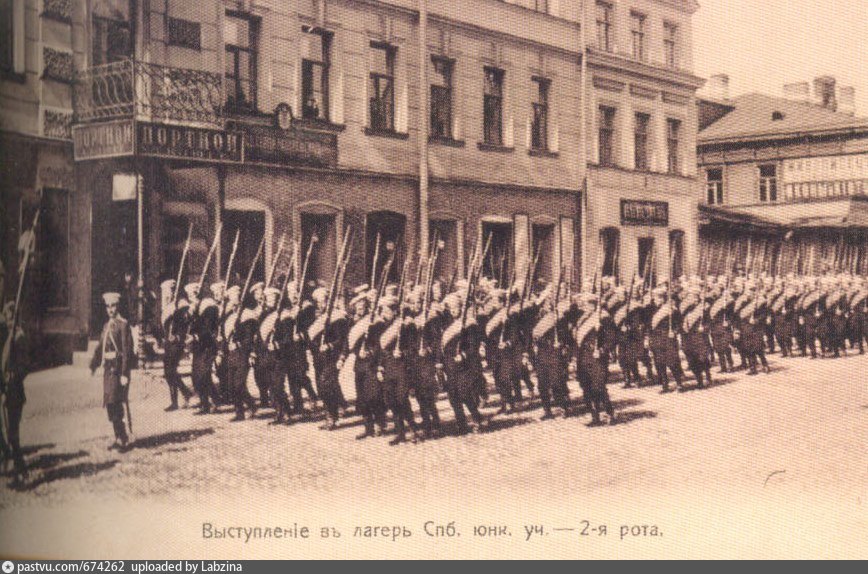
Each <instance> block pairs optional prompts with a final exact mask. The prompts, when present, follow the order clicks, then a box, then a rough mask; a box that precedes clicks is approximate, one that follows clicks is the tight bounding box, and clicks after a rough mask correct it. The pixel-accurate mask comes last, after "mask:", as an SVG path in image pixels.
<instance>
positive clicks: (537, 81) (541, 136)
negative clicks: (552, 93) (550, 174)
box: [530, 78, 550, 150]
mask: <svg viewBox="0 0 868 574" xmlns="http://www.w3.org/2000/svg"><path fill="white" fill-rule="evenodd" d="M532 83H533V85H534V89H533V93H534V100H533V103H532V104H531V107H532V112H533V119H532V123H531V133H530V146H531V148H533V149H540V150H547V149H549V132H548V123H549V85H550V81H549V80H546V79H544V78H533V81H532Z"/></svg>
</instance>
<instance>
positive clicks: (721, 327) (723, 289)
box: [708, 277, 735, 373]
mask: <svg viewBox="0 0 868 574" xmlns="http://www.w3.org/2000/svg"><path fill="white" fill-rule="evenodd" d="M721 280H722V281H723V283H722V284H721ZM728 286H729V277H721V278H720V279H718V283H717V285H715V286H714V287H712V290H711V296H712V298H713V299H714V302H713V303H712V304H711V308H710V309H709V310H708V323H709V333H710V334H711V345H712V348H713V349H714V352H715V354H717V361H718V364H720V371H719V372H720V373H727V372H730V371H732V370H734V369H735V364H734V363H733V360H732V343H733V338H732V323H731V317H732V306H733V304H734V303H735V301H734V300H733V298H732V295H731V294H730V293H729V289H728Z"/></svg>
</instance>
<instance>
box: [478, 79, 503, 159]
mask: <svg viewBox="0 0 868 574" xmlns="http://www.w3.org/2000/svg"><path fill="white" fill-rule="evenodd" d="M483 90H484V98H483V126H482V130H483V136H484V139H485V143H487V144H492V145H503V70H498V69H497V68H485V85H484V88H483Z"/></svg>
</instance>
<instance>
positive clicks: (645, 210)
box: [621, 199, 669, 227]
mask: <svg viewBox="0 0 868 574" xmlns="http://www.w3.org/2000/svg"><path fill="white" fill-rule="evenodd" d="M621 225H650V226H658V227H666V226H668V225H669V204H668V203H667V202H665V201H637V200H632V199H622V200H621Z"/></svg>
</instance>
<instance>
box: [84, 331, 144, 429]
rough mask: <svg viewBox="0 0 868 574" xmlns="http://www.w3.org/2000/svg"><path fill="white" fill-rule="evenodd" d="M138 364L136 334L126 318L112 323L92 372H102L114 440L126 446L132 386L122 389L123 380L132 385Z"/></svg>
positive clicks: (92, 360)
mask: <svg viewBox="0 0 868 574" xmlns="http://www.w3.org/2000/svg"><path fill="white" fill-rule="evenodd" d="M134 363H135V351H134V349H133V333H132V329H131V328H130V324H129V323H128V322H127V321H126V319H124V318H123V317H120V316H117V317H115V318H114V319H109V320H108V321H107V322H106V324H105V325H104V326H103V328H102V333H101V335H100V338H99V345H97V347H96V350H95V351H94V354H93V358H92V359H91V361H90V370H91V372H95V371H96V370H97V369H98V368H99V367H102V368H103V406H104V407H105V409H106V413H107V414H108V419H109V421H111V423H112V427H113V429H114V433H115V439H116V440H117V442H119V443H120V445H121V446H125V445H126V444H127V441H128V440H129V437H128V436H127V430H126V427H125V426H124V404H125V403H126V402H127V400H128V393H129V384H127V385H123V384H122V383H121V378H122V377H126V379H127V381H129V377H130V372H131V371H132V368H133V365H134Z"/></svg>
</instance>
